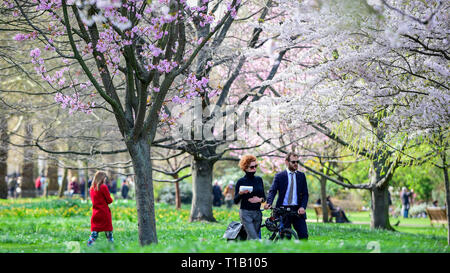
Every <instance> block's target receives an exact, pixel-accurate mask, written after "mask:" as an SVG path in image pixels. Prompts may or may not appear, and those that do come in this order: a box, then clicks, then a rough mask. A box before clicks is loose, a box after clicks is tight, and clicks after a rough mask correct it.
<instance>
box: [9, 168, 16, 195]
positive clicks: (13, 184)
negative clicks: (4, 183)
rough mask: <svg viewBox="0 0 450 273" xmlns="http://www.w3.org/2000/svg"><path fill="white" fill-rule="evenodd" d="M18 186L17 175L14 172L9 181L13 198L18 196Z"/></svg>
mask: <svg viewBox="0 0 450 273" xmlns="http://www.w3.org/2000/svg"><path fill="white" fill-rule="evenodd" d="M16 188H17V177H16V173H14V174H13V176H12V177H11V178H9V181H8V190H9V194H10V196H11V198H16Z"/></svg>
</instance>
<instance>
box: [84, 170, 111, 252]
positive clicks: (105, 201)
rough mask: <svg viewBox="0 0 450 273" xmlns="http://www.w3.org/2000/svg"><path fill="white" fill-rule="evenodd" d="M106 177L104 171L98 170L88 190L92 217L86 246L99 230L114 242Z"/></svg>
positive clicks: (90, 243)
mask: <svg viewBox="0 0 450 273" xmlns="http://www.w3.org/2000/svg"><path fill="white" fill-rule="evenodd" d="M107 181H108V177H107V176H106V173H105V172H102V171H98V172H97V173H96V174H95V176H94V180H93V181H92V186H91V188H90V190H89V193H90V195H91V201H92V217H91V236H90V237H89V240H88V243H87V245H88V246H91V245H92V244H93V243H94V242H95V240H97V237H98V233H99V232H103V231H104V232H105V235H106V238H107V239H108V241H109V242H114V239H113V226H112V218H111V210H110V208H109V207H108V205H109V204H111V203H112V202H113V200H112V198H111V195H110V194H109V190H108V187H107V186H106V182H107Z"/></svg>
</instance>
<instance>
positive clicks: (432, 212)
mask: <svg viewBox="0 0 450 273" xmlns="http://www.w3.org/2000/svg"><path fill="white" fill-rule="evenodd" d="M426 211H427V214H428V217H430V222H431V226H433V224H447V223H448V222H447V212H446V210H445V208H433V207H430V208H426Z"/></svg>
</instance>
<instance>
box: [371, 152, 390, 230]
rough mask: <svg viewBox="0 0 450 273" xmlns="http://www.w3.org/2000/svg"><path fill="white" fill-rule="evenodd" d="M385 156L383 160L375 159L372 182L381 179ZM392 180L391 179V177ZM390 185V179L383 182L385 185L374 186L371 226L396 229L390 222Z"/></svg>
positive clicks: (372, 191)
mask: <svg viewBox="0 0 450 273" xmlns="http://www.w3.org/2000/svg"><path fill="white" fill-rule="evenodd" d="M385 161H386V160H385V159H384V158H383V159H381V160H373V161H372V168H371V170H370V179H371V183H372V184H375V182H377V181H380V180H381V179H382V178H383V177H382V171H383V168H384V165H385V164H384V162H385ZM389 180H390V179H389ZM388 185H389V181H386V182H385V183H383V186H381V187H376V186H374V187H373V188H372V189H371V198H372V216H371V223H370V226H371V228H376V229H387V230H394V229H393V228H392V226H391V224H390V223H389V197H388V190H389V189H388Z"/></svg>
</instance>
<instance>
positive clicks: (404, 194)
mask: <svg viewBox="0 0 450 273" xmlns="http://www.w3.org/2000/svg"><path fill="white" fill-rule="evenodd" d="M400 199H401V200H402V211H403V218H408V212H409V207H410V205H411V193H410V192H409V191H408V189H407V188H406V187H403V188H402V191H401V192H400Z"/></svg>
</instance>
